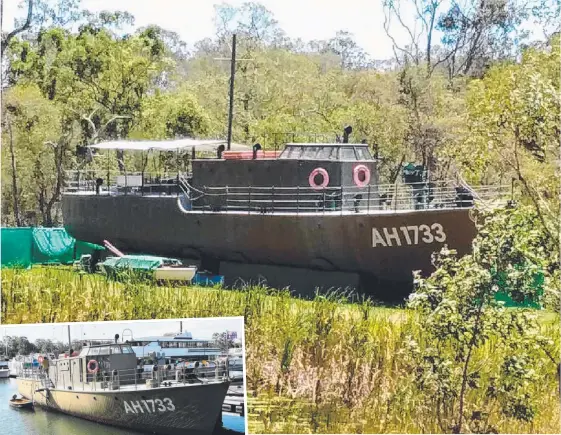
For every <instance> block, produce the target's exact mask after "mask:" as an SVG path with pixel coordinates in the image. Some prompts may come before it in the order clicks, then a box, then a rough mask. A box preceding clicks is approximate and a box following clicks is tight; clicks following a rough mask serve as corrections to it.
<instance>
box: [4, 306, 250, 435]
mask: <svg viewBox="0 0 561 435" xmlns="http://www.w3.org/2000/svg"><path fill="white" fill-rule="evenodd" d="M243 333H244V322H243V318H242V317H225V318H205V319H176V320H144V321H128V322H90V323H68V324H33V325H18V326H1V327H0V335H1V339H2V349H1V350H0V355H1V356H0V420H1V421H2V422H3V423H2V425H3V428H2V433H3V434H9V435H11V434H22V433H25V434H29V435H34V434H37V435H39V434H40V435H59V434H60V435H63V434H64V435H66V434H86V433H87V434H118V435H122V434H131V435H132V434H139V433H154V434H215V435H219V434H223V435H224V434H231V435H235V434H237V433H246V421H245V409H246V406H245V403H246V401H245V377H244V338H243Z"/></svg>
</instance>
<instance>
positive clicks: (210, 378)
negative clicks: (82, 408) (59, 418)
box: [17, 361, 229, 391]
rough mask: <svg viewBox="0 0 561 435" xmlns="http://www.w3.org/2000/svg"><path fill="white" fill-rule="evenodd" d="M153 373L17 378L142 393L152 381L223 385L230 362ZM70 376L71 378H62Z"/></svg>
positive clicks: (43, 385) (30, 372) (30, 373)
mask: <svg viewBox="0 0 561 435" xmlns="http://www.w3.org/2000/svg"><path fill="white" fill-rule="evenodd" d="M154 367H156V369H155V370H154V368H152V369H151V370H150V371H144V370H143V369H142V368H136V369H122V370H104V369H103V368H100V369H99V370H98V371H97V372H96V373H89V372H86V373H85V374H84V373H80V372H78V366H76V367H72V376H70V371H66V372H63V371H59V372H55V375H54V377H53V378H51V377H50V375H49V373H48V372H47V371H46V370H44V369H43V368H42V367H35V368H33V369H22V370H20V371H18V373H17V376H18V377H21V378H26V379H33V380H36V381H38V382H39V385H40V388H36V389H35V390H38V389H49V388H57V389H62V390H72V391H104V390H119V389H122V388H127V389H135V390H136V389H139V388H145V387H146V385H147V381H148V380H150V379H151V380H153V381H154V383H155V385H156V386H161V385H163V384H164V383H166V384H167V383H168V382H169V383H170V384H171V383H172V381H173V384H174V385H176V384H184V385H186V384H202V383H208V382H220V381H224V380H226V379H227V378H228V374H229V367H228V363H227V362H226V361H224V362H218V363H215V364H214V366H213V367H209V366H200V367H197V368H187V367H185V366H181V365H180V366H175V365H171V364H167V365H160V366H154ZM61 373H68V374H69V376H68V377H67V376H64V375H60V376H59V374H61Z"/></svg>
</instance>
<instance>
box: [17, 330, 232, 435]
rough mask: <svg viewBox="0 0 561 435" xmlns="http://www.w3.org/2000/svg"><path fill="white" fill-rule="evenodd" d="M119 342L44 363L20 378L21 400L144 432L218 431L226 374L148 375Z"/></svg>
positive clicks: (161, 371) (160, 370) (156, 371)
mask: <svg viewBox="0 0 561 435" xmlns="http://www.w3.org/2000/svg"><path fill="white" fill-rule="evenodd" d="M117 337H118V336H117ZM117 337H116V339H115V342H114V343H106V344H95V345H94V344H87V345H85V346H84V347H83V348H82V349H81V351H80V352H79V353H77V355H76V356H68V354H62V355H61V356H60V357H59V358H57V359H54V360H49V359H47V358H40V365H39V367H32V368H28V369H22V370H21V372H19V373H18V376H17V378H16V382H17V386H18V392H19V394H20V395H21V396H23V398H24V399H27V400H30V401H32V402H33V403H34V404H35V405H36V406H41V407H44V408H47V409H49V410H55V411H59V412H63V413H66V414H69V415H73V416H75V417H80V418H84V419H87V420H91V421H95V422H98V423H103V424H108V425H113V426H119V427H123V428H129V429H134V430H138V431H141V432H150V433H158V434H210V433H212V432H213V430H214V429H215V428H216V427H219V425H220V423H221V412H222V404H223V402H224V399H225V397H226V394H227V391H228V387H229V384H230V383H229V380H228V378H227V376H224V375H223V371H222V370H219V369H218V368H216V369H214V368H213V369H212V370H207V371H206V372H205V370H204V368H198V369H197V370H195V371H193V370H189V369H188V368H178V369H175V368H172V367H171V366H170V365H164V366H158V365H156V366H154V367H153V369H152V370H151V371H150V372H149V373H147V372H144V371H141V370H140V369H138V368H137V359H136V355H135V354H134V352H133V350H132V348H131V346H130V344H128V343H119V342H118V341H117ZM69 354H70V355H72V354H73V353H70V352H69Z"/></svg>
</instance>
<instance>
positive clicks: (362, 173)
mask: <svg viewBox="0 0 561 435" xmlns="http://www.w3.org/2000/svg"><path fill="white" fill-rule="evenodd" d="M353 181H354V182H355V184H356V185H357V186H358V187H364V186H368V183H370V169H368V166H365V165H356V166H355V167H354V168H353Z"/></svg>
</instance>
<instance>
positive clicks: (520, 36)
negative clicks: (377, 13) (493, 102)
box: [384, 0, 558, 78]
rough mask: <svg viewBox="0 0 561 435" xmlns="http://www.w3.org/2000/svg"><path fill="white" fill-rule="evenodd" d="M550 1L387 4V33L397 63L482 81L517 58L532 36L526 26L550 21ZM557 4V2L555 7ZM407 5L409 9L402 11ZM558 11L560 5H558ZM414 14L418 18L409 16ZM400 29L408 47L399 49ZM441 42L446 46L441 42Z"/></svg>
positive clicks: (409, 0)
mask: <svg viewBox="0 0 561 435" xmlns="http://www.w3.org/2000/svg"><path fill="white" fill-rule="evenodd" d="M549 3H550V2H548V0H535V1H527V0H484V1H479V2H472V1H469V0H466V1H452V2H451V4H449V3H447V2H443V1H441V0H384V14H385V21H384V29H385V31H386V33H387V35H388V36H389V37H390V38H391V39H392V41H393V46H394V51H395V55H396V58H397V59H398V60H400V61H401V63H402V65H406V64H408V63H413V64H415V65H420V64H421V62H423V63H424V66H425V68H426V74H427V76H430V75H431V74H432V73H433V72H434V70H435V69H436V68H437V67H439V66H442V67H444V68H445V70H446V71H447V73H448V76H449V78H453V77H456V76H457V75H459V74H462V75H476V76H481V74H482V73H483V72H484V71H485V68H486V67H487V65H488V64H489V62H491V61H495V60H500V59H505V58H512V57H513V56H515V55H516V54H517V53H518V51H519V49H520V48H521V44H520V42H521V41H524V40H526V39H527V38H528V34H527V33H525V32H523V31H521V30H520V27H521V25H522V23H524V22H527V21H528V20H530V19H535V20H537V21H538V22H539V23H544V22H547V21H548V20H549V15H548V14H544V13H540V12H539V11H540V10H544V9H545V10H552V9H551V8H548V6H550V4H549ZM553 3H554V4H555V2H553ZM403 5H407V7H402V6H403ZM557 8H558V6H557ZM410 11H414V13H413V19H412V20H411V19H408V18H409V12H410ZM396 28H400V29H401V30H402V31H404V32H405V33H406V34H407V35H408V43H407V44H405V45H403V44H398V43H397V41H396V39H395V38H394V37H393V36H392V35H393V34H394V33H395V32H396V30H395V29H396ZM437 37H440V41H439V42H440V44H437V43H436V38H437Z"/></svg>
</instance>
